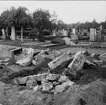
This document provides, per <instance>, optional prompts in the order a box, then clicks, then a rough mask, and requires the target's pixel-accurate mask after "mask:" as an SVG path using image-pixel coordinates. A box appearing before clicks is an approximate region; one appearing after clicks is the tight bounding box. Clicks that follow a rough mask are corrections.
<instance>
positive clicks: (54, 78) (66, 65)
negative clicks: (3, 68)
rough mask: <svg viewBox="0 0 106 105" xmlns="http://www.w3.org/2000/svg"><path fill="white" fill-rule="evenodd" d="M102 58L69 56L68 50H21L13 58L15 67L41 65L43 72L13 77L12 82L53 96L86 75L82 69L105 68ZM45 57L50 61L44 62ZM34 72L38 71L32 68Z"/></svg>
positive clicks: (83, 55)
mask: <svg viewBox="0 0 106 105" xmlns="http://www.w3.org/2000/svg"><path fill="white" fill-rule="evenodd" d="M104 55H105V54H102V55H98V54H90V53H89V52H88V51H78V52H76V53H71V51H70V49H68V50H60V51H55V50H54V51H50V50H49V49H46V50H34V49H32V48H28V49H23V51H22V53H21V54H19V55H17V57H15V62H14V64H15V65H19V66H20V67H30V66H31V65H33V66H35V67H36V66H39V68H41V67H42V65H43V64H44V63H45V65H46V66H45V65H44V67H43V69H46V71H45V72H43V73H40V72H38V73H36V74H34V73H33V74H31V75H30V73H29V74H27V75H26V76H22V75H21V74H20V75H21V76H20V75H18V76H16V75H15V76H16V77H14V78H13V79H12V81H13V82H14V84H16V85H18V86H25V87H26V88H28V89H33V90H34V91H42V92H50V93H54V94H57V93H60V92H63V91H65V90H67V89H68V88H69V87H71V86H73V85H74V84H76V80H77V79H79V80H80V78H81V76H82V75H85V74H87V73H89V72H90V70H89V72H88V71H86V70H85V69H86V68H88V69H89V68H90V67H91V69H92V67H94V68H96V67H102V68H103V67H105V64H104V63H105V60H104V59H102V58H104V57H103V56H104ZM45 58H48V59H50V61H49V62H47V59H45ZM42 61H43V64H42ZM34 70H35V71H36V70H38V69H35V68H34ZM26 71H27V70H24V72H23V73H24V74H25V73H26ZM30 71H31V70H29V71H27V72H30ZM94 71H95V70H94ZM91 72H92V71H91ZM91 74H92V73H91ZM78 76H79V77H78ZM88 77H89V76H88ZM73 78H74V80H73ZM91 81H92V80H91Z"/></svg>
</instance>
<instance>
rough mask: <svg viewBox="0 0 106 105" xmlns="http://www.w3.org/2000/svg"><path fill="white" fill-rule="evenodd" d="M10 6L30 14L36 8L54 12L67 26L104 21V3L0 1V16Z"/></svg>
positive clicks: (105, 18) (105, 11)
mask: <svg viewBox="0 0 106 105" xmlns="http://www.w3.org/2000/svg"><path fill="white" fill-rule="evenodd" d="M11 6H14V7H15V8H18V7H19V6H25V7H26V8H28V9H29V11H30V12H31V13H32V12H34V11H35V10H36V9H38V8H42V9H47V10H49V11H50V13H52V12H53V11H55V12H56V14H57V15H58V19H61V20H63V21H64V22H66V23H68V24H70V23H76V22H86V21H90V22H91V21H93V19H94V18H95V19H96V21H97V22H104V21H105V20H106V1H0V14H1V13H2V12H3V11H4V10H6V9H9V8H10V7H11Z"/></svg>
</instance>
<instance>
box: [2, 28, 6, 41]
mask: <svg viewBox="0 0 106 105" xmlns="http://www.w3.org/2000/svg"><path fill="white" fill-rule="evenodd" d="M2 38H3V39H4V40H5V38H6V34H5V29H2Z"/></svg>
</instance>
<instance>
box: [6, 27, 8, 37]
mask: <svg viewBox="0 0 106 105" xmlns="http://www.w3.org/2000/svg"><path fill="white" fill-rule="evenodd" d="M6 36H8V27H6Z"/></svg>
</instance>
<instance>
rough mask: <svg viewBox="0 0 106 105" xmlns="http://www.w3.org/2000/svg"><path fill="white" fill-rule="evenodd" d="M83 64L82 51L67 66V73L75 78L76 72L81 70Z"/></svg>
mask: <svg viewBox="0 0 106 105" xmlns="http://www.w3.org/2000/svg"><path fill="white" fill-rule="evenodd" d="M84 62H85V56H84V54H83V51H79V52H77V53H76V54H75V56H74V59H73V61H72V62H71V63H70V64H69V66H68V68H69V73H71V74H72V75H75V76H76V73H77V71H79V70H81V69H82V67H83V65H84Z"/></svg>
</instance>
